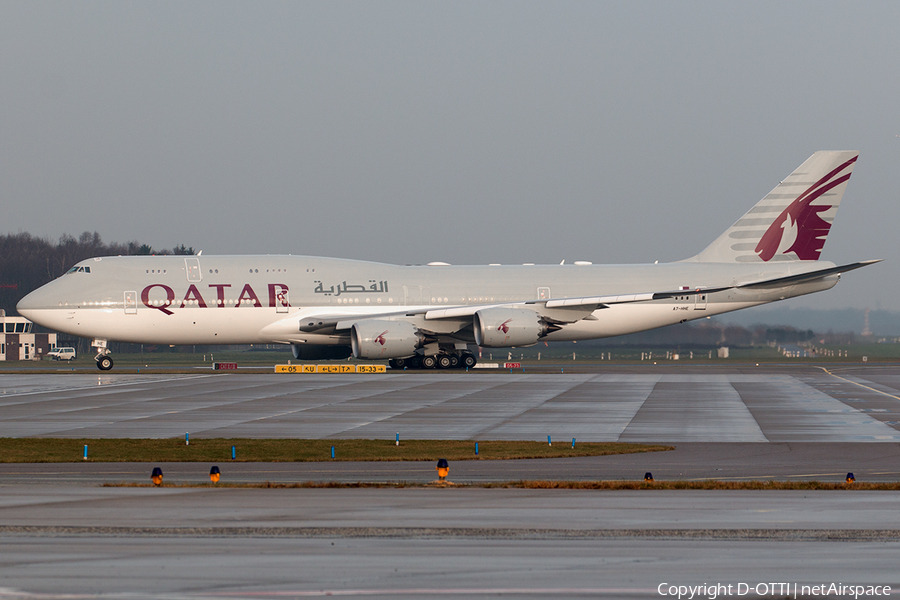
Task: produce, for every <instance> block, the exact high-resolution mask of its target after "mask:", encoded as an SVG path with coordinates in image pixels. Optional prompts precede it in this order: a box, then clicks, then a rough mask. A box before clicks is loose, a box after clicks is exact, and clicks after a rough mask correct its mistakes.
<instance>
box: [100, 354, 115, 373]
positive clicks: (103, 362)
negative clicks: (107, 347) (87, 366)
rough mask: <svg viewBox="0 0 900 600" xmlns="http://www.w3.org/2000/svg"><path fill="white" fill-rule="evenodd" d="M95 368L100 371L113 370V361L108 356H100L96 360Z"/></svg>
mask: <svg viewBox="0 0 900 600" xmlns="http://www.w3.org/2000/svg"><path fill="white" fill-rule="evenodd" d="M97 368H98V369H100V370H101V371H109V370H110V369H112V368H113V359H112V358H111V357H110V356H108V355H107V356H101V357H100V358H98V359H97Z"/></svg>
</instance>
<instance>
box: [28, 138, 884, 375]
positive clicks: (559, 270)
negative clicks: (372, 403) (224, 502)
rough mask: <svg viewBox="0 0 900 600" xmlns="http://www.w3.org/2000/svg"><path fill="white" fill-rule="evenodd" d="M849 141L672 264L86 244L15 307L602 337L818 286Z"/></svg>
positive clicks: (157, 333) (52, 315)
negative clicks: (101, 250)
mask: <svg viewBox="0 0 900 600" xmlns="http://www.w3.org/2000/svg"><path fill="white" fill-rule="evenodd" d="M857 155H858V153H857V152H816V153H815V154H813V155H812V156H811V157H810V158H809V159H808V160H807V161H806V162H804V163H803V164H802V165H800V167H798V168H797V170H795V171H794V172H793V173H791V174H790V175H789V176H788V177H786V178H785V179H784V181H782V182H781V183H779V184H778V185H777V186H775V189H774V190H772V191H771V192H770V193H769V194H768V195H767V196H766V197H765V198H763V199H762V200H760V201H759V203H758V204H756V206H754V207H753V208H751V209H750V211H749V212H747V214H745V215H744V216H743V217H741V218H740V219H739V220H738V221H737V222H736V223H735V224H734V225H732V226H731V228H729V229H728V230H727V231H725V233H723V234H722V235H720V236H719V237H718V238H717V239H716V240H715V241H713V243H712V244H710V245H709V246H708V247H707V248H706V249H705V250H703V251H702V252H700V253H699V254H697V255H696V256H693V257H691V258H688V259H685V260H682V261H679V262H672V263H665V264H645V265H602V266H599V265H591V264H589V263H580V262H579V263H575V264H570V265H567V264H560V265H542V266H535V265H516V266H501V265H490V266H451V265H446V264H443V263H440V264H434V263H433V264H429V265H427V266H396V265H388V264H383V263H374V262H364V261H354V260H342V259H335V258H319V257H313V256H270V255H265V256H191V257H187V258H185V257H183V256H117V257H106V256H104V257H98V258H93V259H88V260H84V261H82V262H80V263H78V264H77V265H75V266H74V267H72V268H71V269H70V270H69V271H68V272H67V273H66V274H65V275H63V276H62V277H60V278H58V279H56V280H54V281H52V282H50V283H48V284H47V285H45V286H43V287H41V288H39V289H37V290H35V291H34V292H32V293H30V294H28V295H27V296H25V297H24V298H23V299H22V300H21V301H20V302H19V304H18V306H17V308H18V311H19V313H21V314H22V315H24V316H25V317H27V318H29V319H31V320H32V321H34V322H36V323H39V324H41V325H44V326H45V327H49V328H51V329H54V330H56V331H60V332H64V333H67V334H71V335H77V336H82V337H87V338H91V339H92V340H93V343H92V345H93V346H94V347H95V348H96V349H97V357H96V360H97V365H98V367H99V368H100V369H102V370H108V369H111V368H112V366H113V361H112V358H111V356H110V352H109V349H108V346H107V344H108V342H109V341H121V342H135V343H147V344H272V343H277V344H286V345H287V344H289V345H290V346H291V349H292V350H293V354H294V357H295V358H297V359H301V360H303V359H308V360H319V359H339V358H346V357H349V356H350V355H351V354H352V355H353V356H355V357H356V358H360V359H372V360H383V359H389V360H390V363H391V365H392V366H394V367H395V368H396V367H405V366H408V367H419V368H434V367H439V368H452V367H455V366H474V364H475V361H476V358H475V355H474V354H473V353H471V352H470V351H468V350H467V347H468V345H470V344H477V345H479V346H484V347H488V348H510V347H522V346H531V345H533V344H536V343H537V342H539V341H545V340H546V341H572V340H586V339H592V338H602V337H609V336H615V335H622V334H626V333H633V332H636V331H643V330H647V329H653V328H655V327H662V326H664V325H671V324H673V323H680V322H684V321H690V320H693V319H699V318H702V317H706V316H710V315H717V314H721V313H725V312H729V311H733V310H738V309H741V308H747V307H750V306H757V305H760V304H766V303H768V302H774V301H776V300H783V299H785V298H792V297H795V296H801V295H803V294H810V293H812V292H819V291H822V290H827V289H829V288H831V287H833V286H834V285H835V284H837V282H838V280H839V279H840V275H841V273H844V272H846V271H851V270H853V269H857V268H859V267H863V266H866V265H869V264H872V263H874V262H878V261H865V262H856V263H850V264H845V265H841V266H836V265H835V264H834V263H829V262H824V261H820V260H819V254H820V253H821V251H822V247H823V246H824V244H825V238H826V236H827V235H828V232H829V230H830V229H831V224H832V222H833V220H834V216H835V213H836V212H837V209H838V205H839V204H840V202H841V198H842V196H843V195H844V190H845V189H846V187H847V181H848V180H849V179H850V173H851V171H852V170H853V165H854V163H855V162H856V158H857Z"/></svg>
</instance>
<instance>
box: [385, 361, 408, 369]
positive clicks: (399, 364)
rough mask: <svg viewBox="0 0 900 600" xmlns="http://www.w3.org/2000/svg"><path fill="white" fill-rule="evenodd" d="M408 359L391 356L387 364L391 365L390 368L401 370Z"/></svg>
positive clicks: (405, 365)
mask: <svg viewBox="0 0 900 600" xmlns="http://www.w3.org/2000/svg"><path fill="white" fill-rule="evenodd" d="M408 361H409V359H407V358H392V359H391V360H389V361H388V364H389V365H390V366H391V368H392V369H397V370H400V371H402V370H403V369H405V368H406V367H407V362H408Z"/></svg>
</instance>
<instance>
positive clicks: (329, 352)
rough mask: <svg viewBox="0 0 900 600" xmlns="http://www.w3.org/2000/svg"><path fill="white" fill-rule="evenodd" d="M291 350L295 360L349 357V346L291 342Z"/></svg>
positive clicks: (341, 358)
mask: <svg viewBox="0 0 900 600" xmlns="http://www.w3.org/2000/svg"><path fill="white" fill-rule="evenodd" d="M291 352H292V353H293V355H294V358H296V359H297V360H343V359H345V358H350V347H349V346H320V345H316V344H291Z"/></svg>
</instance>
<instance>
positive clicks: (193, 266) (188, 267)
mask: <svg viewBox="0 0 900 600" xmlns="http://www.w3.org/2000/svg"><path fill="white" fill-rule="evenodd" d="M184 272H185V273H187V280H188V281H190V282H191V283H199V282H200V281H203V274H202V273H201V272H200V259H199V258H197V257H191V258H186V259H184Z"/></svg>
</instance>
